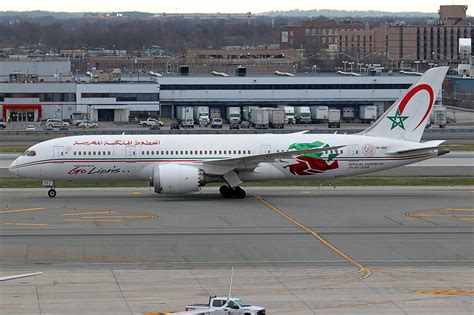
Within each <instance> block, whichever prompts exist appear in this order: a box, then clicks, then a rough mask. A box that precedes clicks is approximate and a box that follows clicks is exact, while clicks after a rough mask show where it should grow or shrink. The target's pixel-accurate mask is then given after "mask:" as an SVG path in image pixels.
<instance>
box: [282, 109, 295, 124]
mask: <svg viewBox="0 0 474 315" xmlns="http://www.w3.org/2000/svg"><path fill="white" fill-rule="evenodd" d="M278 107H279V108H283V110H284V111H285V124H295V123H296V118H295V107H294V106H288V105H282V106H278Z"/></svg>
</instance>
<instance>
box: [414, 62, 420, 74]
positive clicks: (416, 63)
mask: <svg viewBox="0 0 474 315" xmlns="http://www.w3.org/2000/svg"><path fill="white" fill-rule="evenodd" d="M419 64H420V60H415V65H416V72H418V65H419Z"/></svg>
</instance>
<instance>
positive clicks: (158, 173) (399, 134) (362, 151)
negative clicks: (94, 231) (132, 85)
mask: <svg viewBox="0 0 474 315" xmlns="http://www.w3.org/2000/svg"><path fill="white" fill-rule="evenodd" d="M447 71H448V67H436V68H431V69H430V70H428V71H426V72H425V73H424V75H423V76H421V77H420V79H419V80H418V81H417V82H416V83H414V84H413V85H412V86H411V87H410V88H409V89H408V90H407V91H406V92H405V93H404V94H403V95H402V96H401V97H400V98H399V99H398V100H397V101H396V102H395V103H393V105H392V106H391V107H390V108H389V109H388V110H387V111H386V112H385V113H384V114H383V115H382V116H381V117H380V118H379V119H378V120H377V121H376V122H375V123H373V124H372V125H371V126H370V127H368V128H367V129H366V130H364V131H362V132H360V133H358V134H351V135H346V134H337V133H336V134H309V133H307V132H305V131H302V132H295V133H290V134H222V135H211V134H209V135H201V134H199V135H160V134H153V135H152V134H150V135H126V134H122V135H82V136H71V137H64V138H57V139H52V140H48V141H45V142H41V143H38V144H35V145H33V146H32V147H30V148H29V149H28V150H26V151H25V152H24V153H23V154H22V155H21V156H19V157H18V158H17V159H16V160H15V161H13V163H12V164H11V165H10V167H9V170H10V172H12V173H13V174H15V175H17V176H21V177H26V178H32V179H42V180H43V185H44V186H46V187H49V188H50V189H49V191H48V195H49V197H55V196H56V190H55V185H54V181H57V180H62V181H101V180H104V181H105V180H107V181H111V180H113V181H119V180H123V181H127V180H135V181H136V180H144V181H145V180H146V181H148V182H149V184H150V186H152V187H154V191H155V192H156V193H160V194H185V193H192V192H196V191H199V190H200V188H201V187H202V186H204V185H205V184H207V183H210V182H225V185H223V186H221V187H220V188H219V192H220V194H221V195H222V196H223V197H225V198H236V199H240V198H245V196H246V192H245V190H244V189H242V188H241V187H240V185H241V184H242V183H243V182H247V181H266V180H306V179H328V178H341V177H348V176H354V175H361V174H367V173H372V172H377V171H381V170H386V169H390V168H395V167H399V166H403V165H407V164H411V163H416V162H420V161H423V160H426V159H430V158H433V157H436V156H440V155H443V154H446V153H449V150H447V149H445V148H442V147H440V146H439V145H440V144H441V143H443V142H444V141H443V140H436V141H428V142H420V139H421V136H422V134H423V131H424V129H425V127H426V122H427V120H428V119H429V116H430V112H431V110H432V108H433V105H434V102H435V100H436V96H437V95H438V92H439V90H440V89H441V83H442V81H443V79H444V77H445V75H446V73H447Z"/></svg>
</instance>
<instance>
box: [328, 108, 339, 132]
mask: <svg viewBox="0 0 474 315" xmlns="http://www.w3.org/2000/svg"><path fill="white" fill-rule="evenodd" d="M328 127H329V128H340V127H341V110H340V109H334V108H330V109H329V111H328Z"/></svg>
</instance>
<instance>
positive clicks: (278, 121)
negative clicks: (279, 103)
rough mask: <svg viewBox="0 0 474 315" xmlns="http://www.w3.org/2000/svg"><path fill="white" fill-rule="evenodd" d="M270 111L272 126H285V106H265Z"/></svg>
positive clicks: (269, 121) (269, 116)
mask: <svg viewBox="0 0 474 315" xmlns="http://www.w3.org/2000/svg"><path fill="white" fill-rule="evenodd" d="M264 109H265V110H266V111H267V112H268V124H269V126H270V127H271V128H285V110H284V109H283V108H264Z"/></svg>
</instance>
